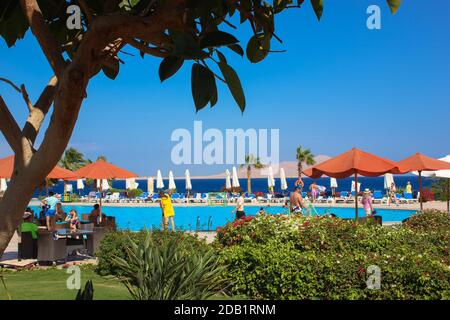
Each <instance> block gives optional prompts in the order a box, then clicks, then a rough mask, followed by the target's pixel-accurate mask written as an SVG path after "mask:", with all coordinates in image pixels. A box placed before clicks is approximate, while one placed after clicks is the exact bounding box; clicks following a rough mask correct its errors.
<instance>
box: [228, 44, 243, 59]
mask: <svg viewBox="0 0 450 320" xmlns="http://www.w3.org/2000/svg"><path fill="white" fill-rule="evenodd" d="M227 47H228V48H229V49H231V50H233V51H234V52H236V53H237V54H238V55H240V56H241V57H243V56H244V49H242V47H241V46H240V45H238V44H230V45H229V46H227Z"/></svg>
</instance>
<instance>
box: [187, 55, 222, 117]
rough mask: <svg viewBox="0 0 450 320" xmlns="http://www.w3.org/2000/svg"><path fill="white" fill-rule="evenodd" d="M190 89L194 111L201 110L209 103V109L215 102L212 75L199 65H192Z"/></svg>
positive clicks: (214, 80) (215, 95) (214, 87)
mask: <svg viewBox="0 0 450 320" xmlns="http://www.w3.org/2000/svg"><path fill="white" fill-rule="evenodd" d="M191 87H192V97H193V98H194V104H195V109H196V111H199V110H201V109H203V108H204V107H205V106H206V105H207V104H208V102H210V103H211V107H212V106H213V105H214V104H215V103H216V102H217V86H216V79H215V78H214V74H213V73H212V72H211V70H209V69H208V68H206V67H204V66H202V65H201V64H199V63H194V64H193V65H192V73H191Z"/></svg>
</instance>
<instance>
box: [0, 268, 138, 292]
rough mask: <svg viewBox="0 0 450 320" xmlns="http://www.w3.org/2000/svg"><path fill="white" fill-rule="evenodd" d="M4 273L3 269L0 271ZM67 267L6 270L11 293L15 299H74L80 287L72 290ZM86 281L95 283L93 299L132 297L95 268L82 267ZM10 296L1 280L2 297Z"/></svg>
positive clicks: (116, 282)
mask: <svg viewBox="0 0 450 320" xmlns="http://www.w3.org/2000/svg"><path fill="white" fill-rule="evenodd" d="M0 272H1V271H0ZM66 272H67V269H56V268H52V269H46V270H30V271H17V272H12V271H5V272H3V277H4V279H5V283H6V286H7V288H8V292H9V294H10V295H11V298H12V299H13V300H36V299H38V300H41V299H43V300H74V299H75V296H76V295H77V290H69V289H67V286H66V280H67V278H68V277H69V276H70V274H67V273H66ZM87 280H92V282H93V284H94V299H97V300H124V299H130V297H129V295H128V291H127V289H126V288H125V286H124V285H123V284H121V283H120V282H119V281H118V280H117V279H114V278H110V277H101V276H99V275H97V274H96V273H95V272H94V270H93V269H92V268H86V267H84V268H82V269H81V286H82V287H84V284H85V283H86V281H87ZM5 299H8V297H7V295H6V292H5V289H4V287H3V284H2V283H1V282H0V300H5Z"/></svg>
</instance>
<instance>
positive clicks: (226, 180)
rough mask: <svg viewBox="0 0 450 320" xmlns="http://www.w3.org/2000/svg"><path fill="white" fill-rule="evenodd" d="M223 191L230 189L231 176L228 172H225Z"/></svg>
mask: <svg viewBox="0 0 450 320" xmlns="http://www.w3.org/2000/svg"><path fill="white" fill-rule="evenodd" d="M225 189H227V190H230V189H231V174H230V170H228V169H227V170H226V171H225Z"/></svg>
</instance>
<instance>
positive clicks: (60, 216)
mask: <svg viewBox="0 0 450 320" xmlns="http://www.w3.org/2000/svg"><path fill="white" fill-rule="evenodd" d="M65 220H66V213H65V212H64V209H63V207H62V204H61V202H59V203H57V204H56V221H57V222H62V221H65Z"/></svg>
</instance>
